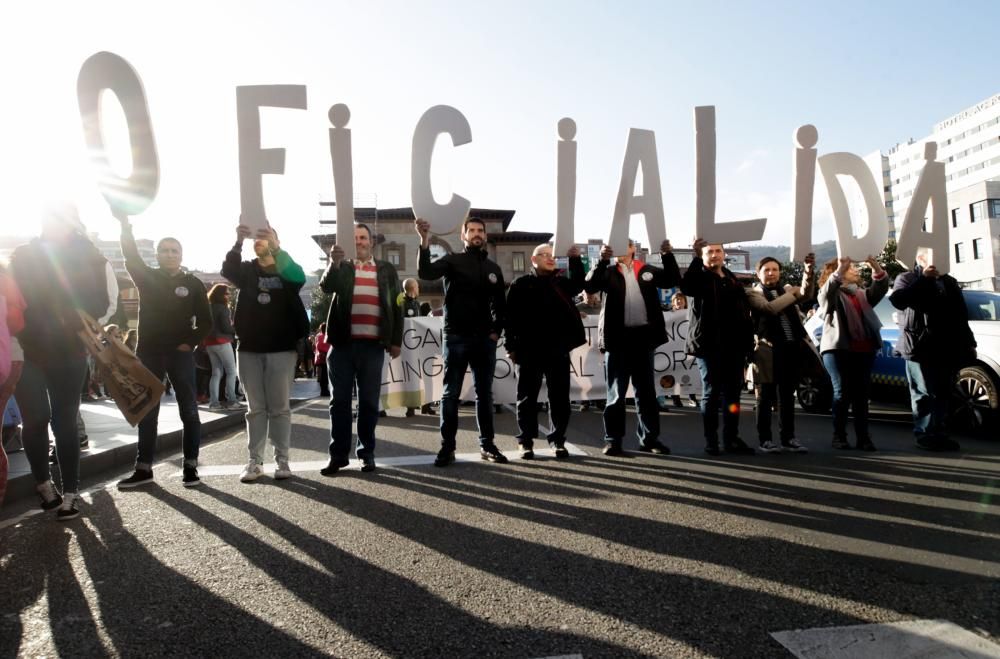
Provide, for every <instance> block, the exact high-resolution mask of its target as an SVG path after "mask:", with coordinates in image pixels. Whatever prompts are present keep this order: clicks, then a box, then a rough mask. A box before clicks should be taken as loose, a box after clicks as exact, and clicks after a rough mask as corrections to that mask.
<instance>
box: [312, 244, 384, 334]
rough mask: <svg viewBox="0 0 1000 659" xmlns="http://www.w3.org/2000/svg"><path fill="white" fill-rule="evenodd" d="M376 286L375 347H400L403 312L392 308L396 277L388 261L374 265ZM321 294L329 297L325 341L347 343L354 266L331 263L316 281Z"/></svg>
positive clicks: (352, 297)
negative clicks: (376, 326)
mask: <svg viewBox="0 0 1000 659" xmlns="http://www.w3.org/2000/svg"><path fill="white" fill-rule="evenodd" d="M375 279H376V281H377V283H378V306H379V310H380V311H381V313H380V314H379V331H378V338H379V343H381V344H382V345H384V346H385V347H387V348H388V347H389V346H401V345H403V312H402V310H401V309H400V308H399V305H398V304H396V298H397V297H399V275H397V274H396V268H395V267H393V265H392V264H391V263H389V262H388V261H375ZM319 287H320V288H321V289H323V292H324V293H330V294H331V295H333V299H332V300H331V301H330V311H329V313H328V314H327V316H326V341H327V343H329V344H330V345H332V346H344V345H347V344H348V343H350V342H351V306H352V304H353V300H354V262H353V261H350V260H348V259H344V260H343V261H341V262H340V263H339V264H337V265H334V264H333V263H332V262H331V263H330V265H329V266H327V268H326V272H324V273H323V276H322V277H321V278H320V280H319Z"/></svg>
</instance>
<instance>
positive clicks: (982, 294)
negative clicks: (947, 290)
mask: <svg viewBox="0 0 1000 659" xmlns="http://www.w3.org/2000/svg"><path fill="white" fill-rule="evenodd" d="M962 295H963V297H964V298H965V308H966V309H967V310H968V312H969V320H1000V294H998V293H992V292H989V291H962Z"/></svg>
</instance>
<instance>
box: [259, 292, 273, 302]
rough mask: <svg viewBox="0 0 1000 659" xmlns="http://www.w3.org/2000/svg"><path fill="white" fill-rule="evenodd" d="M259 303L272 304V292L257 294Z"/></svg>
mask: <svg viewBox="0 0 1000 659" xmlns="http://www.w3.org/2000/svg"><path fill="white" fill-rule="evenodd" d="M257 303H258V304H271V294H270V293H261V294H260V295H258V296H257Z"/></svg>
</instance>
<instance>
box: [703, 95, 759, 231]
mask: <svg viewBox="0 0 1000 659" xmlns="http://www.w3.org/2000/svg"><path fill="white" fill-rule="evenodd" d="M694 146H695V152H694V215H695V233H696V234H697V237H698V238H703V239H705V240H707V241H708V242H709V243H712V244H716V243H739V242H749V241H754V240H760V239H761V237H762V236H763V235H764V229H765V228H766V227H767V218H758V219H755V220H740V221H739V222H724V223H722V224H717V223H716V222H715V106H714V105H703V106H699V107H696V108H695V109H694Z"/></svg>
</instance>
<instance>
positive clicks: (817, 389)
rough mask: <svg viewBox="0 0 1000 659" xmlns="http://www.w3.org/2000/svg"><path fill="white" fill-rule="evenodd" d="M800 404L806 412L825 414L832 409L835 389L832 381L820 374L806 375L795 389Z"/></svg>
mask: <svg viewBox="0 0 1000 659" xmlns="http://www.w3.org/2000/svg"><path fill="white" fill-rule="evenodd" d="M795 395H796V396H797V397H798V399H799V406H800V407H801V408H802V409H803V410H805V411H806V412H810V413H813V414H823V413H826V412H829V411H830V405H831V403H832V402H833V389H832V388H831V387H830V381H829V380H827V379H826V378H824V377H820V376H818V375H804V376H802V379H800V380H799V385H798V387H797V388H796V390H795Z"/></svg>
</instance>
